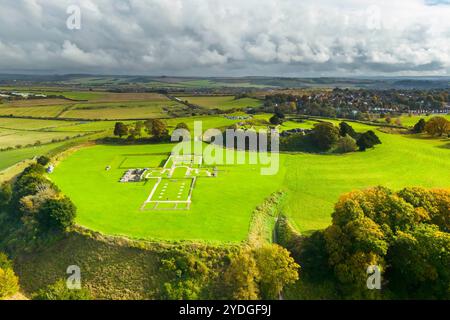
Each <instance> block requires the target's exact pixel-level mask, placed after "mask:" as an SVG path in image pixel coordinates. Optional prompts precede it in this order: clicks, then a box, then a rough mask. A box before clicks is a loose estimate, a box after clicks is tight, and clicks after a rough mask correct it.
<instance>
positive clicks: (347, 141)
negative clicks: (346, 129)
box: [336, 135, 358, 153]
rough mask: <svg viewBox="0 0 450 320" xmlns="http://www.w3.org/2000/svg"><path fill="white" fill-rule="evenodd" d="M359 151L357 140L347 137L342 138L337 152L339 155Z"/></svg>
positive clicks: (338, 143)
mask: <svg viewBox="0 0 450 320" xmlns="http://www.w3.org/2000/svg"><path fill="white" fill-rule="evenodd" d="M357 149H358V146H357V145H356V141H355V139H353V138H352V137H351V136H349V135H346V136H345V137H340V138H339V140H338V142H337V145H336V152H338V153H348V152H354V151H356V150H357Z"/></svg>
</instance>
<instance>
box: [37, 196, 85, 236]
mask: <svg viewBox="0 0 450 320" xmlns="http://www.w3.org/2000/svg"><path fill="white" fill-rule="evenodd" d="M75 215H76V207H75V205H74V204H73V203H72V201H71V200H70V199H69V198H67V197H63V198H60V199H48V200H47V201H46V202H44V203H43V204H42V205H41V207H40V209H39V212H38V214H37V220H38V222H39V225H40V227H41V228H43V229H44V230H59V231H63V230H65V229H66V228H67V227H70V226H72V225H73V224H74V220H75Z"/></svg>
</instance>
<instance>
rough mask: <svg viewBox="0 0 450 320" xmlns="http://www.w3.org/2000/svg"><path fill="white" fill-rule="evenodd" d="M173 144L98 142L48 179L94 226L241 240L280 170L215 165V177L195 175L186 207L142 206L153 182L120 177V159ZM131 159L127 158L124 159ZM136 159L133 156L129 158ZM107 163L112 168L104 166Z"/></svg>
mask: <svg viewBox="0 0 450 320" xmlns="http://www.w3.org/2000/svg"><path fill="white" fill-rule="evenodd" d="M172 147H173V145H167V144H163V145H139V146H137V145H134V146H105V145H99V146H95V147H90V148H86V149H82V150H79V151H77V152H76V153H74V154H73V155H71V156H70V157H68V158H67V159H66V160H64V161H62V162H61V163H60V164H59V166H58V167H57V168H56V170H55V172H54V174H52V175H51V177H50V178H51V179H52V180H54V181H55V182H56V183H57V185H58V186H59V187H60V188H61V189H62V190H63V192H65V193H66V194H67V195H69V196H70V197H71V198H72V200H73V201H74V202H75V204H76V206H77V207H78V217H77V222H78V223H79V224H81V225H84V226H86V227H89V228H92V229H93V230H97V231H101V232H105V233H107V234H113V235H125V236H129V237H132V238H140V239H148V240H150V239H155V240H159V239H163V240H172V241H176V240H191V241H197V240H198V241H200V240H202V241H208V242H240V241H242V240H244V239H246V237H247V232H248V229H249V225H250V219H251V214H252V212H253V210H254V209H255V208H256V206H258V205H259V204H260V203H262V202H263V200H264V199H265V198H266V197H268V196H269V195H270V194H271V193H273V192H274V191H277V190H278V189H280V188H281V182H282V180H283V174H280V175H278V176H276V177H271V178H269V179H268V178H267V177H266V176H261V175H260V174H259V168H258V167H257V166H253V165H231V166H218V168H219V174H218V177H217V178H206V177H205V178H198V179H197V183H196V186H195V189H194V191H193V195H192V205H191V209H190V210H183V211H170V210H169V211H141V210H140V208H141V206H142V204H143V203H144V201H145V200H146V199H147V198H148V196H149V194H150V191H151V189H152V187H153V183H151V182H147V183H146V182H139V183H119V182H118V181H119V179H120V178H121V176H122V175H123V173H124V169H123V168H122V163H123V161H124V159H129V158H130V157H131V156H133V155H135V156H140V155H146V157H147V156H151V154H154V155H155V160H154V161H148V162H147V160H146V157H143V158H142V159H143V160H144V161H143V162H142V164H141V166H142V165H143V164H144V163H145V164H147V163H148V165H151V164H155V163H158V162H160V161H161V153H166V154H167V156H168V154H169V153H170V151H171V148H172ZM127 161H129V160H127ZM133 164H134V165H137V163H136V162H134V163H133ZM108 165H110V166H111V168H112V169H111V170H110V171H106V170H105V167H106V166H108Z"/></svg>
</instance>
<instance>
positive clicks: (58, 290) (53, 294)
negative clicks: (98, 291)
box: [33, 279, 92, 300]
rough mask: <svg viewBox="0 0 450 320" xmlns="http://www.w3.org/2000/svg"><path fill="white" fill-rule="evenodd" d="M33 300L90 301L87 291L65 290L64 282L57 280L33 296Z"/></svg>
mask: <svg viewBox="0 0 450 320" xmlns="http://www.w3.org/2000/svg"><path fill="white" fill-rule="evenodd" d="M33 300H92V297H91V294H90V292H89V291H88V290H87V289H81V290H75V289H69V288H67V285H66V282H65V281H64V280H62V279H61V280H58V281H57V282H55V283H54V284H52V285H49V286H47V287H45V288H43V289H41V290H39V291H38V292H37V293H36V294H34V295H33Z"/></svg>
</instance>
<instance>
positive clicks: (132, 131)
mask: <svg viewBox="0 0 450 320" xmlns="http://www.w3.org/2000/svg"><path fill="white" fill-rule="evenodd" d="M143 128H144V123H143V122H142V121H138V122H136V123H135V124H134V126H131V127H130V128H129V129H128V133H129V135H130V136H129V138H131V139H135V138H136V137H141V136H142V129H143Z"/></svg>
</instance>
